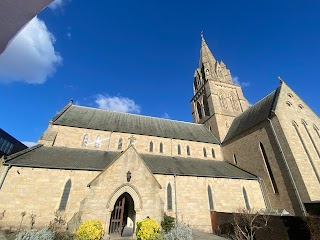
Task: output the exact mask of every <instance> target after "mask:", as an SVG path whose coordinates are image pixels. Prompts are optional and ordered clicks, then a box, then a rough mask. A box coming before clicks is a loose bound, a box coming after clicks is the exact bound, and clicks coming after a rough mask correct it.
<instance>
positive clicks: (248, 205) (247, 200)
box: [242, 187, 250, 210]
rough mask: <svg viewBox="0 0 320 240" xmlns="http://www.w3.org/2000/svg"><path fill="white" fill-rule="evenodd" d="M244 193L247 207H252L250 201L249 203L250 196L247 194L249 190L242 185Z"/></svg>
mask: <svg viewBox="0 0 320 240" xmlns="http://www.w3.org/2000/svg"><path fill="white" fill-rule="evenodd" d="M242 194H243V199H244V203H245V205H246V209H248V210H249V209H250V203H249V198H248V194H247V190H246V189H245V188H244V187H242Z"/></svg>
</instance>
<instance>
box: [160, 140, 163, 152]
mask: <svg viewBox="0 0 320 240" xmlns="http://www.w3.org/2000/svg"><path fill="white" fill-rule="evenodd" d="M159 151H160V153H163V143H162V142H161V143H160V145H159Z"/></svg>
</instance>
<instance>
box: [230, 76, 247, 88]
mask: <svg viewBox="0 0 320 240" xmlns="http://www.w3.org/2000/svg"><path fill="white" fill-rule="evenodd" d="M232 81H233V82H234V83H235V84H238V85H240V86H241V87H249V86H250V82H241V81H240V80H239V77H233V78H232Z"/></svg>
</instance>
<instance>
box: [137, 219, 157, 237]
mask: <svg viewBox="0 0 320 240" xmlns="http://www.w3.org/2000/svg"><path fill="white" fill-rule="evenodd" d="M159 231H160V225H159V223H157V221H156V220H155V219H154V218H145V219H143V220H142V221H140V222H138V223H137V231H136V236H137V239H138V240H155V239H159V238H160V234H159Z"/></svg>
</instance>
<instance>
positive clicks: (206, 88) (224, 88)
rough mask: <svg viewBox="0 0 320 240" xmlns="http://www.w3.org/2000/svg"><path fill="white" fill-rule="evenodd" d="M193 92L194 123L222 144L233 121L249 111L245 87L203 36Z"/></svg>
mask: <svg viewBox="0 0 320 240" xmlns="http://www.w3.org/2000/svg"><path fill="white" fill-rule="evenodd" d="M193 92H194V96H193V98H192V99H191V108H192V118H193V122H195V123H200V124H204V125H205V126H206V127H207V128H208V129H209V130H210V131H211V132H212V133H213V134H214V135H215V136H216V137H217V138H218V139H219V140H220V141H223V139H224V137H225V136H226V134H227V131H228V129H229V126H230V125H231V123H232V121H233V119H234V118H235V117H237V116H238V115H240V114H241V113H242V112H243V111H245V110H246V109H248V108H249V103H248V101H247V99H245V97H244V96H243V92H242V89H241V86H239V85H237V84H235V83H234V82H233V81H232V77H231V73H230V70H229V69H227V67H226V65H225V64H224V62H222V61H220V63H219V62H218V61H217V60H216V59H215V58H214V56H213V54H212V53H211V51H210V49H209V47H208V45H207V43H206V41H205V40H204V37H203V35H202V34H201V50H200V61H199V67H198V68H197V69H196V71H195V73H194V82H193Z"/></svg>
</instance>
